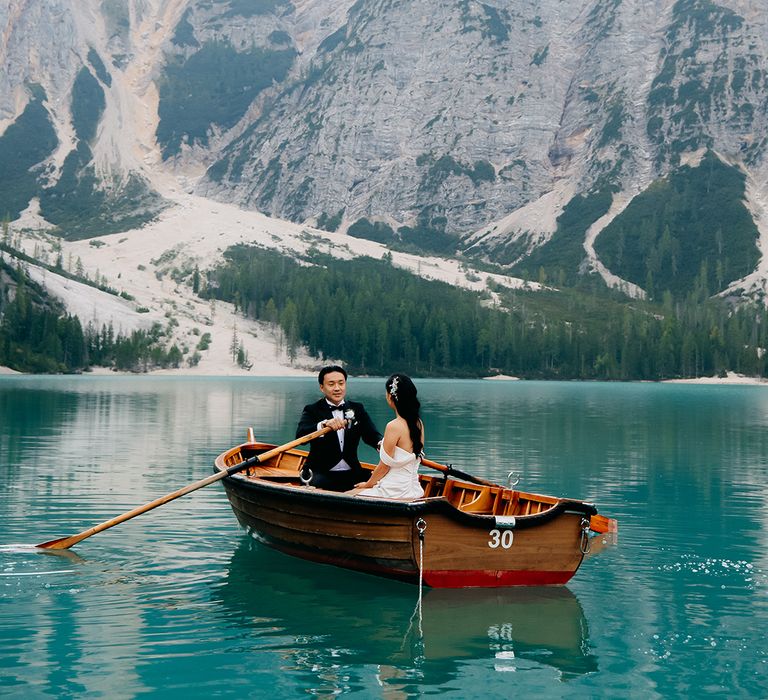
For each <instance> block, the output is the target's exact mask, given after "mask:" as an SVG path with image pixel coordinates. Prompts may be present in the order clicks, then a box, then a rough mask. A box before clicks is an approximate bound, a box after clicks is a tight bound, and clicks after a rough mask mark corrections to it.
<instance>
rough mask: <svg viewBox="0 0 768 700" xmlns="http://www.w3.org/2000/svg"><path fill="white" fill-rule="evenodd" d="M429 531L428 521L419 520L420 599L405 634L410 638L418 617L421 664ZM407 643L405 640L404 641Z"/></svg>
mask: <svg viewBox="0 0 768 700" xmlns="http://www.w3.org/2000/svg"><path fill="white" fill-rule="evenodd" d="M426 529H427V521H426V520H424V518H419V519H418V520H417V521H416V531H417V532H418V533H419V599H418V602H417V603H416V609H415V610H414V611H413V614H412V615H411V620H410V622H409V624H408V631H407V632H406V633H405V637H406V639H407V638H408V635H409V634H410V632H411V628H412V627H413V618H414V617H416V618H417V620H418V639H416V642H415V644H414V646H415V647H416V649H417V655H416V659H415V660H416V661H417V662H419V663H420V662H421V661H422V660H423V659H424V631H423V629H422V626H421V619H422V610H421V603H422V600H423V597H424V532H425V531H426ZM403 642H404V643H405V639H404V640H403Z"/></svg>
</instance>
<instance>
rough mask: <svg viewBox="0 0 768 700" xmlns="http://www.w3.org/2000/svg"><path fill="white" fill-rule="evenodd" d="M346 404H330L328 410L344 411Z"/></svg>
mask: <svg viewBox="0 0 768 700" xmlns="http://www.w3.org/2000/svg"><path fill="white" fill-rule="evenodd" d="M344 406H345V405H344V404H343V403H340V404H339V405H338V406H331V404H328V408H330V409H331V410H332V411H343V410H344Z"/></svg>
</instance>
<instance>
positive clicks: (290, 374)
mask: <svg viewBox="0 0 768 700" xmlns="http://www.w3.org/2000/svg"><path fill="white" fill-rule="evenodd" d="M286 369H288V368H285V367H279V366H276V367H275V370H276V371H274V372H258V373H254V372H248V371H246V370H241V371H237V372H228V373H221V372H194V371H189V369H186V368H185V369H157V370H151V371H149V372H122V371H121V372H118V371H114V370H111V369H109V368H107V367H94V368H92V369H91V370H88V371H85V372H80V373H77V374H43V373H39V374H36V373H32V372H19V371H17V370H15V369H11V368H10V367H4V366H2V365H0V376H14V375H18V376H29V377H42V376H49V377H64V376H69V377H84V376H85V377H87V376H91V377H109V376H114V377H153V376H154V377H157V376H165V377H176V376H178V377H251V378H254V379H267V378H286V379H287V378H296V377H315V376H316V374H317V371H316V370H309V369H305V368H296V369H293V370H289V371H282V372H281V371H279V370H286ZM382 376H383V375H382ZM418 378H419V379H426V378H428V377H418ZM478 379H479V380H482V381H493V382H525V381H526V380H525V379H522V378H520V377H513V376H510V375H505V374H497V375H492V376H488V377H478ZM535 381H584V382H594V381H596V380H594V379H584V380H579V379H572V380H558V379H556V380H547V379H542V380H535ZM604 381H610V380H604ZM611 383H617V384H632V383H642V384H702V385H706V386H714V385H720V386H763V385H768V378H764V377H748V376H746V375H743V374H737V373H736V372H728V375H727V376H726V377H696V378H692V379H661V380H659V381H649V380H641V379H634V380H629V381H627V382H611Z"/></svg>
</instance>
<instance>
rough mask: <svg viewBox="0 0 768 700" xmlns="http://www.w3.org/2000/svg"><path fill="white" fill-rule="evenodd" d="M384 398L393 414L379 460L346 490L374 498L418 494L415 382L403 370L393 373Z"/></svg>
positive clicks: (419, 427)
mask: <svg viewBox="0 0 768 700" xmlns="http://www.w3.org/2000/svg"><path fill="white" fill-rule="evenodd" d="M385 386H386V399H387V403H388V404H389V407H390V408H392V409H394V411H395V414H396V418H395V419H394V420H392V421H390V422H389V423H387V427H386V429H385V430H384V439H383V440H382V441H381V447H380V448H379V460H380V461H379V464H378V465H377V466H376V469H374V470H373V473H372V474H371V476H370V478H369V479H368V481H363V482H360V483H359V484H355V488H354V489H352V490H351V491H348V492H347V493H350V494H357V495H358V496H371V497H374V498H399V499H413V498H421V497H422V496H423V495H424V489H422V488H421V485H420V484H419V473H418V469H419V462H420V461H421V457H422V455H423V450H424V425H423V424H422V422H421V418H420V417H419V409H420V408H421V404H420V403H419V400H418V399H417V398H416V386H415V385H414V383H413V382H412V381H411V379H410V378H409V377H406V376H405V375H404V374H393V375H392V376H391V377H390V378H389V379H387V383H386V385H385Z"/></svg>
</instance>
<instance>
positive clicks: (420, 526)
mask: <svg viewBox="0 0 768 700" xmlns="http://www.w3.org/2000/svg"><path fill="white" fill-rule="evenodd" d="M416 530H417V531H418V533H419V602H418V610H419V637H423V636H424V633H423V632H422V630H421V601H422V598H423V594H424V533H425V532H426V530H427V521H426V520H424V518H419V519H418V520H417V521H416Z"/></svg>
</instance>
